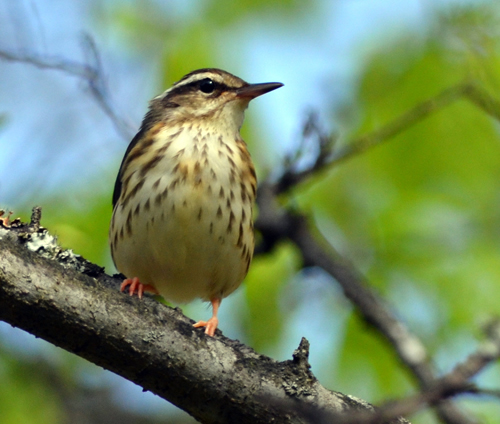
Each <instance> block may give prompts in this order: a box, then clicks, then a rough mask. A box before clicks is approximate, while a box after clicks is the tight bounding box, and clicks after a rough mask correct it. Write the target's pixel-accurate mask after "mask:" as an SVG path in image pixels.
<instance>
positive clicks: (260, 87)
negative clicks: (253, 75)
mask: <svg viewBox="0 0 500 424" xmlns="http://www.w3.org/2000/svg"><path fill="white" fill-rule="evenodd" d="M280 87H283V84H281V83H280V82H264V83H262V84H249V85H247V86H245V87H241V88H239V89H238V90H237V91H236V97H237V98H238V99H241V98H248V99H255V98H256V97H258V96H261V95H262V94H266V93H269V92H270V91H273V90H276V89H277V88H280Z"/></svg>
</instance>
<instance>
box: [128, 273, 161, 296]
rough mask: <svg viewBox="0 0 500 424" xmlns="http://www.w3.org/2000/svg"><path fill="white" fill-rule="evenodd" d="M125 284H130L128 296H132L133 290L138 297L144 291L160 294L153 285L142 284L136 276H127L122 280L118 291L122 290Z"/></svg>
mask: <svg viewBox="0 0 500 424" xmlns="http://www.w3.org/2000/svg"><path fill="white" fill-rule="evenodd" d="M127 286H130V288H129V290H128V293H129V294H130V296H133V295H134V293H135V292H137V296H138V297H139V299H142V294H143V293H144V292H145V291H148V292H151V293H154V294H160V293H158V290H156V288H155V287H154V286H151V285H150V284H142V283H141V282H140V281H139V279H138V278H137V277H134V278H127V279H126V280H123V283H122V285H121V286H120V291H121V292H122V291H124V290H125V289H126V288H127Z"/></svg>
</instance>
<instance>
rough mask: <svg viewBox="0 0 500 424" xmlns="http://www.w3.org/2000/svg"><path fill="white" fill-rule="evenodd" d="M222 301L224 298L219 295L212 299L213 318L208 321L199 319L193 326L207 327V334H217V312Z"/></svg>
mask: <svg viewBox="0 0 500 424" xmlns="http://www.w3.org/2000/svg"><path fill="white" fill-rule="evenodd" d="M221 302H222V299H220V298H217V297H216V298H213V299H211V300H210V303H211V304H212V318H210V319H209V320H208V321H198V322H197V323H196V324H194V325H193V327H195V328H198V327H205V334H208V335H209V336H211V337H213V336H214V334H215V330H217V326H218V325H219V320H218V318H217V312H218V311H219V306H220V303H221Z"/></svg>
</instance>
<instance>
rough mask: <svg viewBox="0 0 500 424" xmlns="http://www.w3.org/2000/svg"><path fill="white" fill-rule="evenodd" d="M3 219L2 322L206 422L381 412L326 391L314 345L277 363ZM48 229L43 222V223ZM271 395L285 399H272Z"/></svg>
mask: <svg viewBox="0 0 500 424" xmlns="http://www.w3.org/2000/svg"><path fill="white" fill-rule="evenodd" d="M38 217H39V213H38V212H34V214H33V219H32V221H33V226H30V225H25V224H22V223H20V222H19V221H18V220H14V221H12V222H10V223H9V222H7V223H6V225H5V223H2V224H1V225H0V319H1V320H3V321H5V322H8V323H10V324H11V325H14V326H16V327H19V328H22V329H24V330H26V331H28V332H30V333H32V334H34V335H35V336H37V337H41V338H43V339H45V340H47V341H49V342H51V343H54V344H55V345H57V346H60V347H62V348H63V349H66V350H68V351H70V352H73V353H75V354H77V355H79V356H81V357H83V358H86V359H88V360H89V361H91V362H93V363H95V364H97V365H99V366H102V367H104V368H106V369H109V370H111V371H113V372H115V373H117V374H119V375H121V376H123V377H125V378H127V379H129V380H130V381H133V382H135V383H136V384H138V385H140V386H142V387H143V388H144V389H145V390H150V391H151V392H153V393H155V394H157V395H159V396H161V397H163V398H164V399H167V400H169V401H170V402H172V403H174V404H175V405H177V406H179V407H180V408H182V409H184V410H186V411H187V412H188V413H190V414H191V415H193V416H194V417H195V418H196V419H198V420H199V421H201V422H203V423H235V422H237V423H243V424H245V423H257V424H258V423H263V424H267V423H269V422H273V423H277V424H280V423H287V424H289V423H300V424H304V423H305V421H304V420H303V419H302V418H301V416H300V415H299V414H297V413H295V411H294V410H293V409H285V410H284V409H283V408H281V406H282V405H284V403H282V402H288V401H290V402H293V404H298V405H301V404H304V405H306V406H310V407H311V408H315V409H318V410H324V411H326V412H330V413H335V412H340V411H349V410H352V409H354V408H357V409H362V410H368V411H369V410H372V408H371V406H370V405H368V404H367V403H365V402H362V401H358V400H356V399H355V398H353V397H350V396H345V395H342V394H339V393H335V392H331V391H329V390H327V389H325V388H324V387H323V386H321V384H319V382H318V381H317V379H316V378H315V377H314V375H313V374H312V372H311V371H310V365H309V363H308V352H309V349H308V342H307V341H305V339H304V340H303V341H302V342H301V345H300V346H299V349H297V351H296V352H295V353H294V357H293V360H289V361H284V362H277V361H274V360H273V359H271V358H268V357H265V356H263V355H259V354H257V353H256V352H254V351H253V350H252V349H250V348H249V347H247V346H244V345H242V344H241V343H239V342H238V341H232V340H230V339H227V338H225V337H224V336H222V333H221V332H220V331H219V330H217V332H216V335H215V337H209V336H206V335H205V334H204V333H203V332H202V331H199V330H197V329H195V328H194V327H193V321H191V320H189V319H188V318H186V317H185V316H184V315H182V313H181V311H180V310H179V309H178V308H176V309H172V308H169V307H167V306H165V305H163V304H161V303H159V302H157V301H155V300H154V299H152V298H150V297H146V298H145V299H142V301H141V300H139V299H137V298H135V297H134V298H132V297H129V296H127V295H125V294H122V293H120V292H119V290H118V286H119V284H120V281H121V280H119V279H118V278H112V277H110V276H108V275H106V274H104V273H103V272H102V269H101V268H100V267H97V266H96V265H94V264H91V263H89V262H87V261H85V260H84V259H82V258H81V257H79V256H77V255H74V254H73V253H72V252H71V251H64V250H62V249H61V248H60V247H59V246H58V245H57V244H56V243H55V242H54V238H53V236H51V235H50V234H49V233H48V232H47V230H45V229H44V228H42V227H40V226H39V221H38ZM37 227H38V228H37ZM269 399H276V400H277V402H276V403H272V404H271V403H270V402H269Z"/></svg>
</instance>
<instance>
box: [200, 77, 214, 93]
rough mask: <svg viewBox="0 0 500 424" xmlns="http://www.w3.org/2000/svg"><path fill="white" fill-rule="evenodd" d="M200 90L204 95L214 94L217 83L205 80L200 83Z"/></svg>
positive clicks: (208, 79)
mask: <svg viewBox="0 0 500 424" xmlns="http://www.w3.org/2000/svg"><path fill="white" fill-rule="evenodd" d="M200 90H201V91H203V92H204V93H207V94H208V93H213V91H214V90H215V83H214V82H213V81H212V80H211V79H210V78H205V79H204V80H201V81H200Z"/></svg>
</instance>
